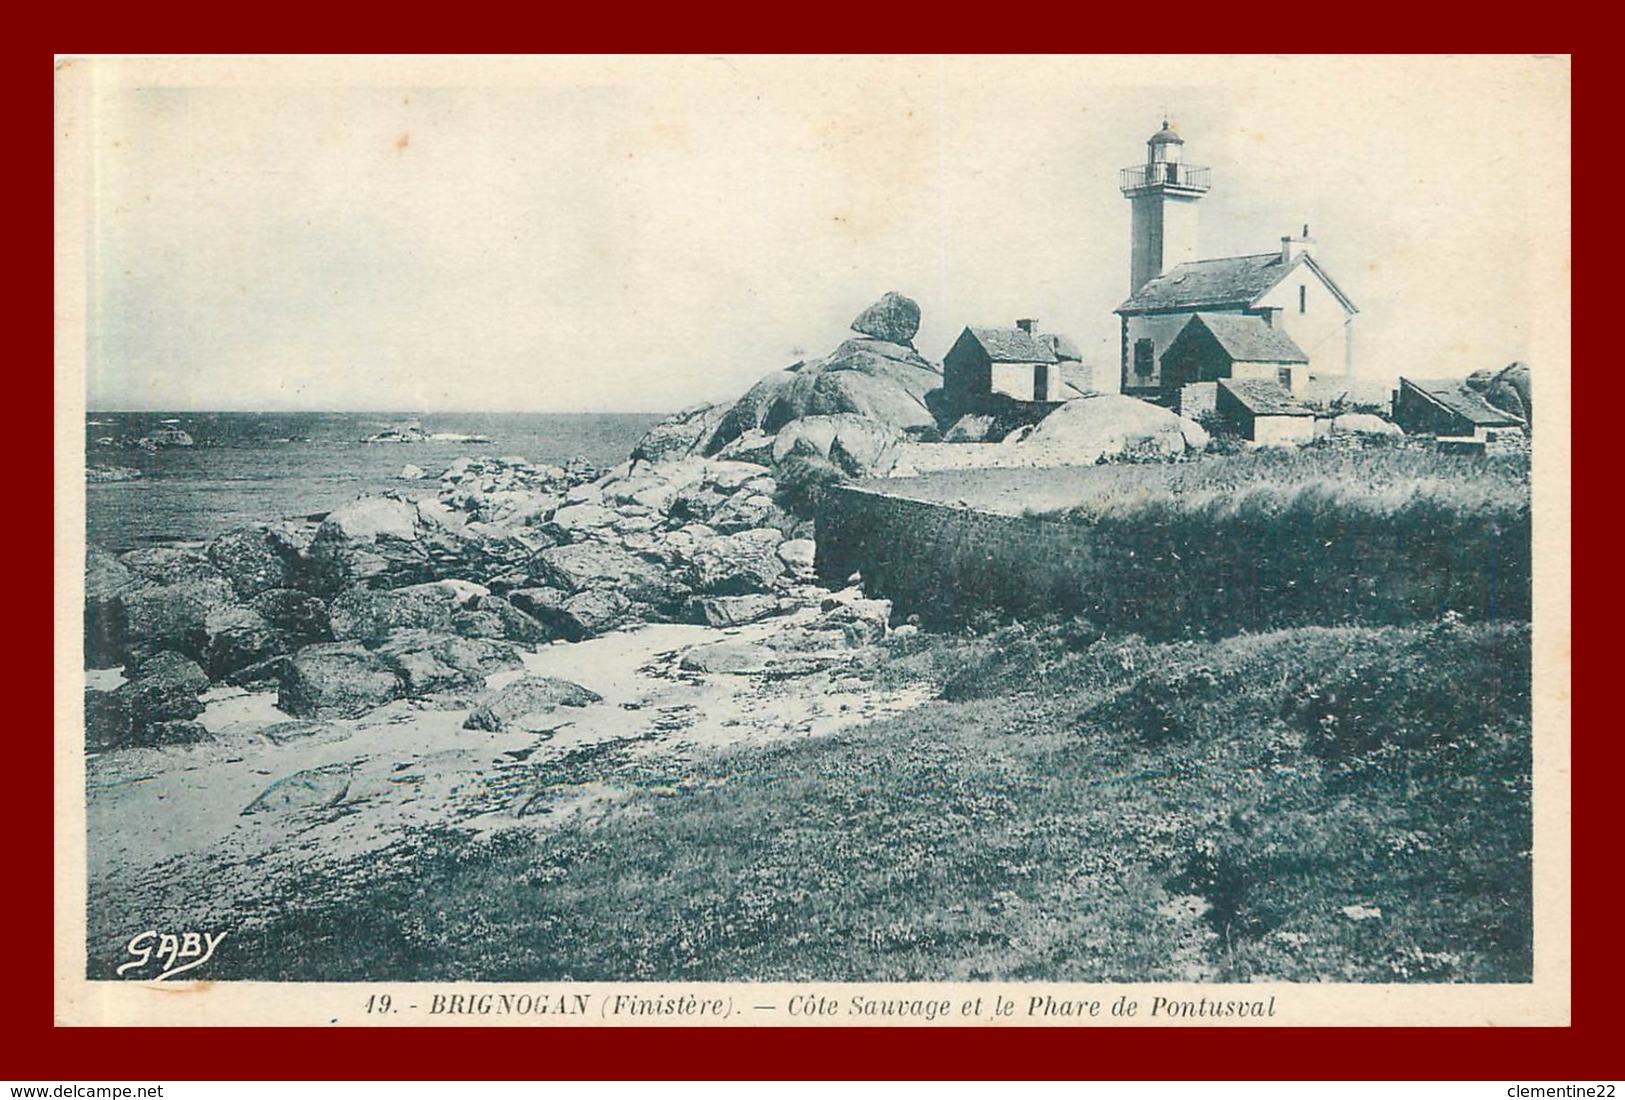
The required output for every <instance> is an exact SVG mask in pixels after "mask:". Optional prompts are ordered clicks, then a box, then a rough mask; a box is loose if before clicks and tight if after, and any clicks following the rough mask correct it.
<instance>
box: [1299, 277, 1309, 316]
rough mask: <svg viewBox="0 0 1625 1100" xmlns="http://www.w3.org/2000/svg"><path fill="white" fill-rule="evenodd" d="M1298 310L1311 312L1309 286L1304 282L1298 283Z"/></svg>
mask: <svg viewBox="0 0 1625 1100" xmlns="http://www.w3.org/2000/svg"><path fill="white" fill-rule="evenodd" d="M1298 312H1299V313H1308V312H1309V288H1308V287H1306V286H1304V285H1303V284H1302V283H1300V284H1298Z"/></svg>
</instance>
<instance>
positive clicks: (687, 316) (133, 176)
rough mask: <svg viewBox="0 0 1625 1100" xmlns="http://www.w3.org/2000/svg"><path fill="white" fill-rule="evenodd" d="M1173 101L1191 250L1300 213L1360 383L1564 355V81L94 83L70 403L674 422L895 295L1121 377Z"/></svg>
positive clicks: (1353, 74) (1193, 72) (743, 61)
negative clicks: (1079, 351)
mask: <svg viewBox="0 0 1625 1100" xmlns="http://www.w3.org/2000/svg"><path fill="white" fill-rule="evenodd" d="M1165 112H1166V114H1167V117H1168V118H1169V119H1170V120H1171V122H1172V123H1173V125H1174V126H1175V127H1176V128H1177V130H1178V131H1179V133H1180V134H1181V136H1182V137H1183V138H1184V139H1185V141H1186V145H1185V158H1186V160H1187V162H1190V163H1195V164H1203V165H1208V166H1211V168H1212V171H1213V175H1212V180H1213V186H1212V190H1211V192H1210V193H1209V194H1208V195H1207V196H1206V197H1205V198H1204V199H1203V200H1202V202H1201V207H1200V217H1201V223H1200V226H1201V227H1200V251H1201V254H1202V255H1203V256H1207V257H1216V256H1227V255H1239V254H1246V253H1257V252H1268V251H1273V250H1274V249H1276V248H1278V247H1279V240H1280V237H1281V236H1282V235H1283V234H1287V233H1290V232H1295V231H1297V230H1298V229H1300V228H1301V226H1302V225H1303V224H1305V223H1307V224H1308V225H1309V226H1310V228H1311V233H1312V235H1313V236H1314V237H1315V239H1316V241H1317V251H1316V256H1317V259H1318V260H1320V261H1321V263H1322V266H1323V267H1324V268H1325V269H1326V270H1327V271H1328V272H1329V273H1330V274H1331V276H1332V278H1333V279H1335V280H1336V281H1337V282H1338V284H1339V285H1340V286H1341V287H1342V289H1343V290H1344V291H1345V292H1346V293H1347V294H1348V296H1349V297H1350V298H1352V299H1353V301H1354V302H1355V304H1356V305H1357V306H1358V307H1359V309H1360V315H1359V316H1358V318H1357V319H1356V321H1355V324H1356V326H1357V328H1356V333H1355V372H1356V373H1357V374H1360V375H1364V376H1368V377H1386V378H1391V377H1392V376H1394V375H1397V374H1399V373H1401V372H1403V373H1407V374H1412V375H1420V376H1425V377H1428V376H1445V375H1462V374H1466V373H1467V372H1469V371H1472V370H1475V369H1479V368H1483V367H1500V366H1503V365H1505V364H1506V363H1508V362H1510V361H1512V360H1514V359H1526V360H1528V359H1531V358H1534V359H1535V360H1536V362H1535V368H1536V371H1537V373H1538V372H1539V371H1540V370H1541V369H1542V364H1541V362H1540V361H1539V358H1540V356H1541V355H1542V354H1544V355H1545V356H1546V357H1547V358H1548V359H1551V358H1553V357H1554V351H1555V352H1556V353H1562V352H1564V351H1566V346H1567V345H1566V333H1567V325H1568V313H1567V308H1568V307H1567V277H1568V270H1567V257H1568V249H1569V211H1568V186H1569V176H1568V164H1569V65H1568V62H1567V61H1566V60H1564V59H1552V58H1521V57H1508V58H1497V57H1476V58H1331V57H1257V58H1228V57H1227V58H1197V57H1175V58H1147V57H1134V58H1120V57H1054V56H1044V57H1030V58H1019V57H980V58H979V57H966V56H953V57H929V56H925V57H890V58H876V57H854V58H796V57H715V58H707V57H687V58H544V59H494V58H487V59H438V60H434V59H428V60H426V59H388V58H383V59H356V58H350V59H344V58H338V59H264V60H260V61H245V60H240V59H239V60H233V61H228V60H209V59H193V60H190V61H186V60H167V61H164V60H157V61H152V60H149V61H139V60H121V59H107V58H96V59H90V60H88V61H81V62H76V63H75V64H74V65H73V66H70V67H69V68H68V70H66V71H64V73H63V74H62V75H59V82H58V117H59V122H61V123H62V125H61V126H59V132H60V133H59V137H60V138H61V140H59V153H58V156H59V160H58V176H59V181H60V180H62V179H64V178H79V179H82V180H83V181H84V188H83V190H84V193H83V194H75V195H70V196H69V197H68V199H67V200H63V199H62V198H60V197H59V225H60V224H61V212H60V207H61V205H62V203H63V202H64V201H69V202H74V203H77V204H78V205H77V206H70V207H67V209H70V210H78V209H82V210H83V211H84V220H83V226H82V230H83V231H82V239H81V240H80V241H79V242H78V243H80V244H82V253H77V252H76V253H73V254H71V255H70V256H69V258H70V259H75V258H78V257H80V256H81V255H82V261H83V263H84V265H85V274H86V282H85V288H86V293H85V300H84V313H85V316H84V317H83V318H82V321H83V332H84V334H85V340H84V370H85V389H86V395H87V401H88V405H89V407H90V408H93V409H99V410H113V409H173V410H203V409H267V410H270V409H278V410H280V409H378V410H417V411H441V410H445V411H451V410H503V409H511V410H526V411H531V410H533V411H559V412H563V411H578V410H579V411H610V410H624V411H649V412H655V411H669V410H672V409H676V408H680V407H683V406H686V405H690V404H693V403H696V402H700V401H708V400H722V399H727V398H730V397H732V396H735V395H736V394H738V393H739V392H740V391H742V390H743V389H744V388H745V387H747V386H748V385H750V384H751V383H752V382H754V381H755V380H756V379H757V378H759V377H761V376H762V375H764V374H766V373H768V372H770V371H773V370H776V369H778V368H780V367H783V366H785V365H788V364H789V363H792V362H794V361H796V360H798V359H802V358H811V357H814V356H818V355H823V354H826V353H827V352H829V351H830V350H831V349H833V347H834V346H835V345H836V344H837V343H838V342H839V341H840V340H841V339H843V338H844V337H845V336H846V335H849V333H848V331H847V326H848V324H849V323H850V321H851V320H852V319H853V318H854V317H855V316H856V315H857V313H858V312H859V311H860V310H862V309H863V308H864V307H865V306H866V305H868V304H869V303H870V302H872V301H874V300H875V299H876V298H878V297H879V296H880V295H881V294H883V293H884V292H886V291H888V290H896V291H899V292H901V293H903V294H907V295H909V296H910V297H912V298H914V299H916V300H917V301H918V302H919V303H920V306H921V310H922V325H921V329H920V333H919V335H918V336H917V337H916V339H915V344H916V346H917V347H918V348H919V349H920V351H921V352H922V353H923V354H924V355H926V356H927V357H928V358H930V359H933V360H940V358H941V356H942V354H943V353H944V352H945V351H946V350H947V348H948V347H949V345H950V344H951V343H952V342H953V339H954V338H955V336H957V334H958V333H959V331H960V329H961V328H963V327H964V326H965V325H967V324H981V325H995V324H1011V323H1013V322H1014V321H1015V319H1016V318H1018V317H1037V318H1038V319H1039V320H1040V323H1041V325H1042V327H1043V328H1044V329H1045V330H1047V331H1058V332H1064V333H1067V334H1069V335H1071V336H1072V337H1073V338H1074V339H1075V340H1077V341H1078V343H1079V344H1080V346H1081V347H1082V348H1083V351H1084V355H1085V359H1086V361H1090V362H1096V363H1100V364H1103V365H1105V366H1106V367H1108V368H1109V370H1108V373H1110V374H1115V370H1116V364H1117V354H1118V352H1117V339H1118V328H1117V319H1116V317H1115V316H1114V315H1113V313H1112V310H1113V309H1114V308H1115V307H1116V306H1117V305H1118V304H1119V303H1120V302H1121V301H1122V300H1123V298H1124V297H1126V296H1127V292H1128V271H1129V204H1128V202H1127V201H1126V200H1125V199H1124V198H1123V197H1122V196H1121V194H1120V193H1119V192H1118V189H1117V183H1118V176H1117V174H1118V170H1119V169H1120V168H1122V167H1124V166H1127V165H1131V164H1138V163H1140V162H1142V161H1143V160H1144V158H1145V141H1146V139H1147V138H1148V137H1150V136H1151V134H1152V133H1153V132H1154V131H1155V130H1156V129H1157V128H1158V127H1159V126H1160V124H1161V122H1162V119H1163V116H1164V113H1165ZM65 157H67V158H75V159H74V160H73V162H72V163H71V164H70V165H68V167H69V168H71V169H72V171H65V170H64V160H63V158H65ZM60 194H61V192H60V191H59V196H60ZM1559 330H1560V331H1559ZM1547 367H1548V368H1550V367H1551V364H1550V363H1548V364H1547Z"/></svg>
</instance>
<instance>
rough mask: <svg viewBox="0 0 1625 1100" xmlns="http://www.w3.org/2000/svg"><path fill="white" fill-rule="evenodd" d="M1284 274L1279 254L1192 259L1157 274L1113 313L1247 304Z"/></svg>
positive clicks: (1284, 270) (1266, 253) (1268, 253)
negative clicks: (1220, 258)
mask: <svg viewBox="0 0 1625 1100" xmlns="http://www.w3.org/2000/svg"><path fill="white" fill-rule="evenodd" d="M1285 275H1286V268H1285V267H1283V266H1282V264H1281V254H1280V253H1279V252H1265V253H1260V254H1259V255H1257V256H1229V257H1226V258H1224V259H1222V260H1195V261H1193V262H1191V263H1188V264H1180V265H1179V266H1177V267H1174V268H1171V269H1170V270H1168V271H1165V272H1163V273H1162V274H1161V275H1158V276H1157V277H1156V278H1155V279H1152V280H1151V281H1150V282H1149V283H1146V284H1145V285H1144V286H1142V287H1141V288H1140V289H1139V290H1137V291H1135V292H1134V294H1133V296H1131V297H1130V298H1129V299H1128V301H1126V302H1124V303H1123V304H1122V305H1120V306H1118V307H1117V311H1118V312H1119V313H1123V312H1133V311H1137V310H1149V309H1198V308H1200V307H1202V306H1234V305H1250V304H1252V302H1253V300H1254V299H1256V298H1257V297H1258V296H1259V295H1260V294H1263V293H1264V292H1265V291H1267V290H1269V289H1270V287H1272V286H1274V285H1275V284H1276V283H1278V282H1280V281H1281V279H1282V278H1283V277H1284V276H1285Z"/></svg>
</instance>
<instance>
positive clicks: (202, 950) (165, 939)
mask: <svg viewBox="0 0 1625 1100" xmlns="http://www.w3.org/2000/svg"><path fill="white" fill-rule="evenodd" d="M225 938H226V934H225V933H224V932H220V933H218V934H217V933H213V932H181V933H178V934H177V933H174V932H165V933H163V934H161V935H160V934H159V933H158V932H153V931H148V932H140V933H137V934H136V935H134V936H132V937H130V942H129V943H128V944H126V945H125V948H124V949H125V950H126V951H128V952H129V953H130V955H131V956H132V957H131V959H130V961H129V962H127V963H125V964H123V965H122V966H120V967H119V968H118V971H117V973H118V976H119V977H121V978H122V977H124V975H125V973H126V972H127V971H132V970H133V971H135V975H134V976H135V977H138V978H140V977H146V975H145V974H143V973H142V971H143V970H144V969H145V968H146V966H147V964H148V963H151V962H158V963H160V964H162V965H161V966H160V968H159V970H158V973H157V974H155V975H153V976H152V980H153V981H157V982H161V981H164V980H165V979H166V978H173V977H174V976H175V975H177V974H184V973H185V972H186V971H188V970H191V969H193V968H195V967H199V966H202V965H203V964H204V963H206V962H208V961H209V959H210V958H211V957H212V956H213V955H214V949H215V948H216V947H219V946H220V941H221V940H223V939H225ZM154 956H156V958H154Z"/></svg>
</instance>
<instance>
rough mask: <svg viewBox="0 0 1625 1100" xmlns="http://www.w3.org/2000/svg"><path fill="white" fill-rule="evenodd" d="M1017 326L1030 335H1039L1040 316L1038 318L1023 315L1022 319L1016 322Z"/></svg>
mask: <svg viewBox="0 0 1625 1100" xmlns="http://www.w3.org/2000/svg"><path fill="white" fill-rule="evenodd" d="M1016 327H1017V328H1019V329H1020V330H1021V331H1022V332H1025V333H1026V334H1027V335H1028V336H1037V335H1038V318H1036V317H1023V318H1022V319H1021V320H1019V321H1017V322H1016Z"/></svg>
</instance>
